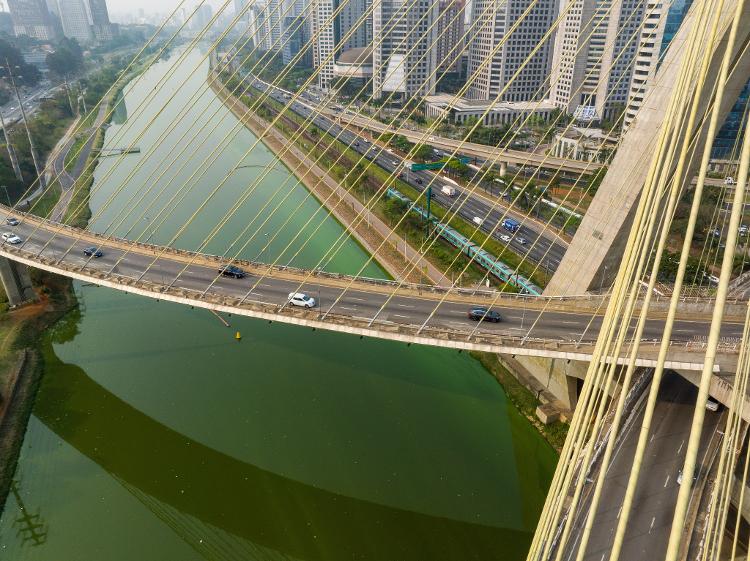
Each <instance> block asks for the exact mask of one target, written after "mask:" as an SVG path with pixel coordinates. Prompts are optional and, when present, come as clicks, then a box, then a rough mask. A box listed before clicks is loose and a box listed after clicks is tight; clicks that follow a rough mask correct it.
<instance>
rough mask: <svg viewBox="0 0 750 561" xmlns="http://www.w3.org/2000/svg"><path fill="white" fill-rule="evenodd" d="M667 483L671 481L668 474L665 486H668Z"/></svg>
mask: <svg viewBox="0 0 750 561" xmlns="http://www.w3.org/2000/svg"><path fill="white" fill-rule="evenodd" d="M667 483H669V476H668V475H667V480H666V481H665V482H664V487H666V486H667Z"/></svg>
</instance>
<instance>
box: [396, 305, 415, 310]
mask: <svg viewBox="0 0 750 561" xmlns="http://www.w3.org/2000/svg"><path fill="white" fill-rule="evenodd" d="M396 306H398V307H399V308H408V309H409V310H413V309H414V308H416V306H409V305H408V304H396Z"/></svg>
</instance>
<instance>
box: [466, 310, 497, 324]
mask: <svg viewBox="0 0 750 561" xmlns="http://www.w3.org/2000/svg"><path fill="white" fill-rule="evenodd" d="M469 319H470V320H474V321H491V322H492V323H500V321H501V320H502V318H501V317H500V314H499V313H497V312H496V311H494V310H488V309H487V308H472V309H471V310H469Z"/></svg>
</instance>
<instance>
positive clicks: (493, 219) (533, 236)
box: [244, 75, 567, 274]
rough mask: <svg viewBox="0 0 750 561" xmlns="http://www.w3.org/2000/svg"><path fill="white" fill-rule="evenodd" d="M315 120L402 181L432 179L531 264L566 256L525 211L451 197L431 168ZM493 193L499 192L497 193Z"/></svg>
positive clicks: (437, 195) (455, 205) (304, 110)
mask: <svg viewBox="0 0 750 561" xmlns="http://www.w3.org/2000/svg"><path fill="white" fill-rule="evenodd" d="M244 79H245V81H246V84H249V85H250V84H251V81H252V84H251V85H252V86H254V87H255V88H256V89H259V90H261V91H267V88H269V87H270V86H269V85H268V84H266V83H265V82H262V81H261V80H258V79H255V80H253V78H252V77H251V76H249V75H245V76H244ZM270 95H271V97H272V98H273V99H274V100H275V101H277V102H279V103H282V104H286V103H288V101H289V100H288V99H287V98H286V97H285V95H287V94H285V93H284V91H283V90H281V89H278V88H274V91H273V93H271V94H270ZM304 95H307V94H303V96H304ZM301 97H302V96H301ZM307 101H309V102H311V103H312V102H313V100H312V99H307ZM291 109H292V110H293V111H294V112H295V113H297V114H298V115H300V116H301V117H304V118H309V117H310V116H311V115H312V114H313V109H312V108H311V106H308V105H307V104H304V103H300V102H296V101H295V102H294V103H293V104H292V105H291ZM312 121H313V123H314V124H315V125H316V126H317V127H319V128H320V129H322V130H324V131H326V132H328V133H329V134H331V135H332V136H334V137H336V136H337V137H338V139H339V140H340V141H341V142H342V143H343V144H346V145H348V146H349V147H350V148H351V149H352V150H355V151H356V152H358V153H359V154H362V155H364V156H366V157H367V159H368V160H370V161H372V162H374V163H376V164H377V165H378V166H380V167H381V168H383V169H384V170H386V171H387V172H388V173H394V172H397V173H398V174H399V175H400V177H401V179H402V180H403V181H405V182H406V183H408V184H409V185H410V186H411V187H413V188H414V189H416V190H417V191H420V192H424V191H425V189H426V188H427V186H428V185H430V183H431V182H432V187H433V189H432V199H433V203H437V204H439V205H440V206H442V207H443V208H445V209H449V210H450V209H454V210H455V209H459V210H458V216H460V217H461V218H463V219H464V220H465V221H466V222H468V223H469V224H473V223H474V222H473V221H474V218H475V217H478V218H480V219H482V220H483V223H482V225H481V226H480V229H481V230H482V231H483V232H485V233H486V234H491V235H492V237H493V238H494V239H495V240H497V241H498V242H499V243H501V244H503V245H508V242H507V240H503V236H506V237H510V242H509V243H510V247H511V249H512V250H513V252H514V253H516V254H518V255H521V256H525V257H527V258H528V260H529V261H531V262H532V263H539V264H540V265H541V268H542V270H544V271H546V272H548V273H550V274H551V273H554V271H555V270H556V269H557V267H558V265H559V264H560V261H561V260H562V258H563V256H564V255H565V250H566V249H567V242H565V241H564V240H562V239H561V238H560V237H559V236H558V235H557V234H556V233H555V232H554V231H553V230H552V229H551V228H550V229H548V230H546V231H542V228H541V227H540V226H539V225H537V224H534V223H533V222H532V221H530V220H528V219H525V218H524V215H523V214H522V213H519V212H515V211H512V210H509V209H508V207H506V206H504V205H501V204H499V203H498V204H496V205H493V203H491V202H490V201H489V200H488V198H485V197H482V196H481V194H479V195H478V194H470V193H468V192H467V191H466V190H463V189H461V188H456V190H457V191H458V193H457V195H456V196H455V197H450V196H448V195H446V194H444V193H443V192H442V191H441V187H443V186H453V185H452V184H450V183H448V182H447V181H445V179H443V178H441V177H440V176H439V175H438V179H435V174H433V173H431V172H429V171H408V172H406V171H404V166H403V160H402V159H401V158H400V157H399V156H397V155H396V154H394V153H391V152H388V151H387V150H386V149H383V148H381V147H379V146H378V145H376V144H373V143H371V142H370V141H368V140H367V139H366V138H365V137H363V136H360V135H357V134H356V133H354V132H353V131H351V130H350V129H346V128H342V127H341V126H340V125H338V124H336V123H335V122H333V121H332V120H331V119H329V118H328V117H325V116H323V115H321V114H320V113H319V112H317V111H316V112H315V115H314V118H313V119H312ZM433 179H434V181H433ZM494 194H499V193H497V192H495V193H494ZM493 206H494V208H493ZM506 213H507V214H506ZM485 217H486V218H485ZM503 217H508V218H513V219H515V220H518V222H520V223H521V227H520V229H519V231H518V232H517V233H516V234H515V235H513V234H511V232H509V231H507V230H505V229H504V228H503V227H502V226H499V224H500V222H501V220H502V219H503Z"/></svg>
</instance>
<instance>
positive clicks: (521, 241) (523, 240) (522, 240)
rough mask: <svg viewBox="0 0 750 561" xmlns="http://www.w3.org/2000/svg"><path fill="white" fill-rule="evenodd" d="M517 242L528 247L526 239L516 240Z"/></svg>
mask: <svg viewBox="0 0 750 561" xmlns="http://www.w3.org/2000/svg"><path fill="white" fill-rule="evenodd" d="M516 241H517V242H518V243H520V244H521V245H526V244H527V243H528V242H527V241H526V238H516Z"/></svg>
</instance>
